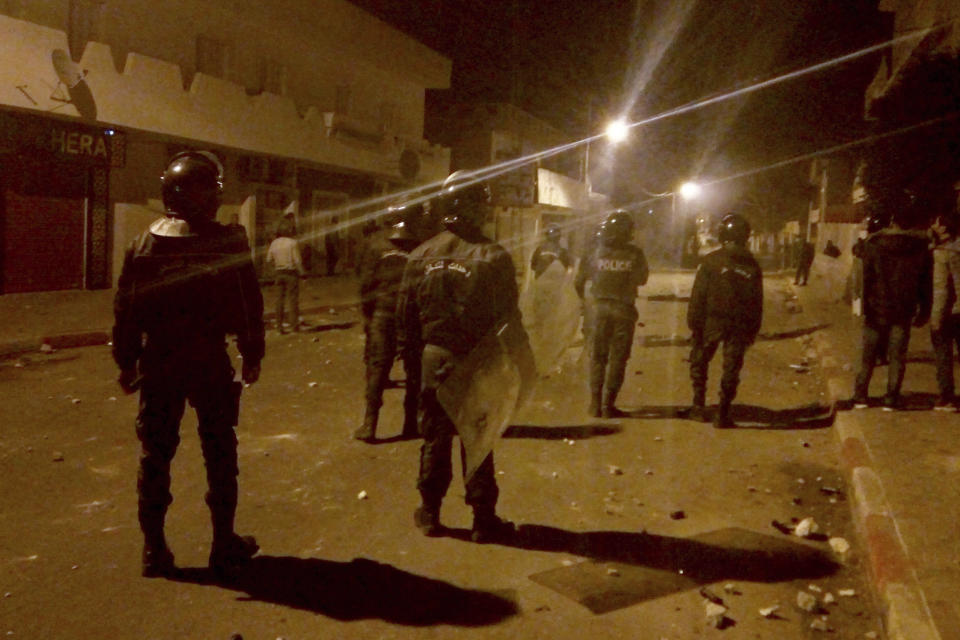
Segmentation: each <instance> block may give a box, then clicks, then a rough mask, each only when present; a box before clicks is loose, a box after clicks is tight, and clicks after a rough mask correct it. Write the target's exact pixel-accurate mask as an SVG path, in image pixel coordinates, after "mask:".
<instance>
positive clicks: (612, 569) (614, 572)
mask: <svg viewBox="0 0 960 640" xmlns="http://www.w3.org/2000/svg"><path fill="white" fill-rule="evenodd" d="M607 575H608V576H611V577H614V578H617V577H619V576H620V570H619V569H617V568H615V567H607Z"/></svg>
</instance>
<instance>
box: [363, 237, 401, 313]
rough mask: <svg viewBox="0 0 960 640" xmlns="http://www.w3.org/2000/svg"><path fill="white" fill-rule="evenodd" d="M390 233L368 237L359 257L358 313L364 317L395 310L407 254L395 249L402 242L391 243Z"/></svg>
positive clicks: (398, 247) (397, 248)
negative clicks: (359, 303)
mask: <svg viewBox="0 0 960 640" xmlns="http://www.w3.org/2000/svg"><path fill="white" fill-rule="evenodd" d="M391 231H392V229H387V230H385V231H381V232H379V233H376V234H374V235H372V236H370V238H369V239H368V241H367V243H366V244H365V245H364V248H363V252H362V253H361V255H360V265H359V268H358V275H359V276H360V300H361V310H362V311H363V314H364V316H366V317H367V318H369V317H370V316H372V315H373V313H374V311H381V312H389V313H394V312H395V311H396V309H397V298H398V296H399V294H400V282H401V281H402V279H403V270H404V268H405V267H406V266H407V257H408V256H409V251H407V250H405V249H404V248H403V247H402V246H398V244H399V245H403V244H404V243H403V242H400V243H394V242H392V241H391V240H390V239H389V238H388V234H389V233H391Z"/></svg>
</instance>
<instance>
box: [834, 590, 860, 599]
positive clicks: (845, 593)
mask: <svg viewBox="0 0 960 640" xmlns="http://www.w3.org/2000/svg"><path fill="white" fill-rule="evenodd" d="M837 595H838V596H841V597H844V598H852V597H853V596H855V595H857V592H856V591H854V590H853V589H840V590H839V591H837Z"/></svg>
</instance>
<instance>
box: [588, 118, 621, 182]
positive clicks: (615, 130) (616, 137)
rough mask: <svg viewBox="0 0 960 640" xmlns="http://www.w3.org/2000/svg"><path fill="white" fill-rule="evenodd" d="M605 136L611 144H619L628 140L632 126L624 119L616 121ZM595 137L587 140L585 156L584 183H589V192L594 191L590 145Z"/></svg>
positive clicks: (608, 127) (611, 124) (606, 131)
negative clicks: (591, 179)
mask: <svg viewBox="0 0 960 640" xmlns="http://www.w3.org/2000/svg"><path fill="white" fill-rule="evenodd" d="M603 133H604V135H605V136H606V137H607V140H609V141H610V143H611V144H617V143H619V142H623V141H624V140H626V139H627V136H628V135H629V134H630V125H629V124H628V123H627V121H626V120H624V119H623V118H620V119H617V120H614V121H613V122H611V123H609V124H608V125H607V128H606V129H604V132H603ZM592 139H593V136H591V137H589V138H587V146H586V150H585V151H584V156H583V181H584V182H585V183H587V191H588V192H589V191H593V189H592V185H591V184H590V143H591V141H592Z"/></svg>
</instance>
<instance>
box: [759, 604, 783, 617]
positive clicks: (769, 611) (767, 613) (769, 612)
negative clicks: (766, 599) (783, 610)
mask: <svg viewBox="0 0 960 640" xmlns="http://www.w3.org/2000/svg"><path fill="white" fill-rule="evenodd" d="M779 609H780V605H778V604H775V605H772V606H769V607H764V608H763V609H760V615H761V616H763V617H764V618H772V617H773V614H775V613H776V612H777V611H778V610H779Z"/></svg>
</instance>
